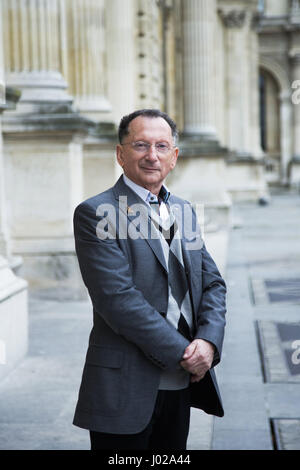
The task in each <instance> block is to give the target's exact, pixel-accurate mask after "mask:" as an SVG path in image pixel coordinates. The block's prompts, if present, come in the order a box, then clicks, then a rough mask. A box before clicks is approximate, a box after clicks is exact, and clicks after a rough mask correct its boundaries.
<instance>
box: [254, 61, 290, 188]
mask: <svg viewBox="0 0 300 470" xmlns="http://www.w3.org/2000/svg"><path fill="white" fill-rule="evenodd" d="M259 87H260V127H261V145H262V148H263V149H264V151H265V154H266V178H267V181H268V182H269V183H275V182H276V183H281V184H287V183H288V182H289V165H290V162H291V159H292V141H293V138H292V133H293V131H292V127H293V126H292V104H291V87H290V80H289V76H288V73H287V71H286V70H285V69H284V68H283V67H282V66H281V65H280V64H279V63H278V62H277V61H276V60H275V59H273V58H271V57H265V56H261V57H260V84H259Z"/></svg>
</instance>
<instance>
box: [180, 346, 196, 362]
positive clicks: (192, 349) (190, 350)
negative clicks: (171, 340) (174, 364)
mask: <svg viewBox="0 0 300 470" xmlns="http://www.w3.org/2000/svg"><path fill="white" fill-rule="evenodd" d="M196 348H197V344H196V343H191V344H189V345H188V346H187V347H186V348H185V351H184V355H183V359H188V358H190V357H191V356H192V355H193V354H194V352H195V350H196Z"/></svg>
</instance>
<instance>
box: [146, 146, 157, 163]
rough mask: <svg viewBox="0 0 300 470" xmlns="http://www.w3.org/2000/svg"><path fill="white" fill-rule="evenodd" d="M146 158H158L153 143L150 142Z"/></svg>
mask: <svg viewBox="0 0 300 470" xmlns="http://www.w3.org/2000/svg"><path fill="white" fill-rule="evenodd" d="M146 158H147V159H148V160H153V161H155V160H157V159H158V156H157V150H156V147H155V144H152V145H150V146H149V150H148V152H147V154H146Z"/></svg>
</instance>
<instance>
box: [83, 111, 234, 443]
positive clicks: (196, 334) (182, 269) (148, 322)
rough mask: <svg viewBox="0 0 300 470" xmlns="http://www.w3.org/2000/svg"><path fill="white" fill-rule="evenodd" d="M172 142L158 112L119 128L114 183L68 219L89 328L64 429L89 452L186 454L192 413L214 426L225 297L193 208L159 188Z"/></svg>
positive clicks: (174, 153)
mask: <svg viewBox="0 0 300 470" xmlns="http://www.w3.org/2000/svg"><path fill="white" fill-rule="evenodd" d="M176 138H177V129H176V125H175V123H174V122H173V121H172V119H171V118H170V117H169V116H168V115H167V114H165V113H163V112H161V111H159V110H153V109H144V110H139V111H135V112H134V113H132V114H130V115H128V116H125V117H123V119H122V120H121V123H120V126H119V141H120V144H119V145H118V146H117V149H116V150H117V159H118V163H119V164H120V165H121V167H122V168H123V175H122V176H121V177H120V178H119V180H118V181H117V183H116V184H115V186H114V187H112V188H110V189H109V190H107V191H105V192H103V193H101V194H98V195H97V196H94V197H92V198H90V199H88V200H86V201H84V202H82V203H81V204H80V205H79V206H78V207H77V208H76V210H75V214H74V233H75V242H76V253H77V256H78V260H79V265H80V269H81V273H82V277H83V280H84V283H85V285H86V286H87V288H88V291H89V295H90V297H91V300H92V304H93V319H94V322H93V328H92V331H91V334H90V338H89V347H88V351H87V355H86V361H85V365H84V370H83V376H82V382H81V386H80V391H79V397H78V403H77V407H76V411H75V417H74V424H75V425H77V426H79V427H82V428H85V429H88V430H89V431H90V439H91V449H92V450H97V449H118V450H124V449H138V450H140V449H152V450H154V449H155V450H157V449H172V450H174V449H179V450H182V449H186V442H187V437H188V431H189V421H190V407H191V406H193V407H197V408H201V409H203V410H204V411H206V412H207V413H210V414H214V415H217V416H223V407H222V403H221V398H220V394H219V390H218V386H217V382H216V377H215V373H214V370H213V367H214V366H215V365H216V364H217V363H218V362H219V361H220V356H221V349H222V342H223V337H224V326H225V312H226V310H225V294H226V287H225V283H224V280H223V279H222V277H221V275H220V273H219V271H218V269H217V267H216V265H215V263H214V261H213V260H212V258H211V256H210V255H209V254H208V252H207V250H206V248H205V245H204V243H203V242H202V238H201V234H200V229H199V226H198V224H197V221H196V215H195V212H194V210H193V208H192V206H191V205H190V204H189V203H188V202H187V201H184V200H182V199H180V198H178V197H176V196H174V195H172V194H170V193H169V192H168V190H167V188H166V186H165V185H164V180H165V178H166V176H167V175H168V173H169V172H170V171H171V170H173V168H174V167H175V165H176V162H177V158H178V152H179V150H178V148H177V147H176ZM199 176H201V175H199ZM187 184H188V181H187Z"/></svg>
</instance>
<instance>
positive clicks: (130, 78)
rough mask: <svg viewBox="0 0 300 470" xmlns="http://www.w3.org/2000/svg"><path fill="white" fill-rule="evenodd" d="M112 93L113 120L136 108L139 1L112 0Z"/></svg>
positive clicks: (109, 17) (108, 18) (109, 56)
mask: <svg viewBox="0 0 300 470" xmlns="http://www.w3.org/2000/svg"><path fill="white" fill-rule="evenodd" d="M106 25H107V35H108V37H107V64H108V68H107V74H108V95H109V100H110V102H111V105H112V109H113V111H112V113H113V120H114V122H115V123H116V124H119V121H120V119H121V117H123V116H124V115H125V114H129V113H131V112H132V111H134V110H135V108H136V103H137V96H136V89H137V65H136V50H135V32H136V17H135V0H126V2H124V0H109V1H108V2H107V10H106Z"/></svg>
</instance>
